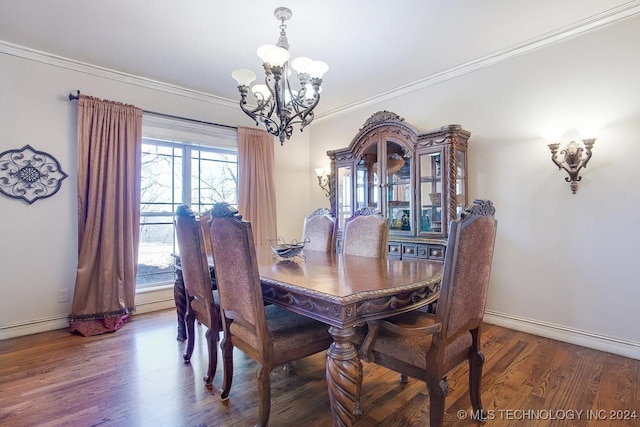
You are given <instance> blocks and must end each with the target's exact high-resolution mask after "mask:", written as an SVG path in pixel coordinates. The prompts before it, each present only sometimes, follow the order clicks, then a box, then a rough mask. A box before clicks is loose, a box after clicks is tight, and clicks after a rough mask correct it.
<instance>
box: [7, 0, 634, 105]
mask: <svg viewBox="0 0 640 427" xmlns="http://www.w3.org/2000/svg"><path fill="white" fill-rule="evenodd" d="M278 6H286V7H289V8H290V9H291V10H292V11H293V17H292V18H291V20H289V21H288V22H287V34H288V38H289V43H290V45H291V47H290V51H291V57H292V58H295V57H297V56H308V57H311V58H313V59H319V60H323V61H325V62H326V63H327V64H329V67H330V69H329V71H328V72H327V74H325V76H324V82H323V88H324V89H323V96H322V101H321V102H320V104H319V106H318V108H317V109H316V113H317V114H320V115H321V114H323V113H324V114H330V113H331V112H336V111H339V110H341V109H345V108H348V107H349V106H353V105H358V104H362V103H363V102H366V101H367V100H368V99H372V98H376V97H380V96H385V94H386V96H393V94H394V93H398V92H399V91H401V90H402V88H406V87H411V86H412V85H415V84H416V83H417V82H424V81H425V80H426V79H429V78H431V77H432V76H436V75H439V74H442V73H446V72H447V71H448V70H452V69H456V68H460V67H464V66H465V64H470V63H472V64H473V63H477V62H478V61H482V60H483V59H484V60H486V59H487V58H491V57H493V58H496V57H499V56H500V55H504V53H505V52H517V51H518V49H521V48H523V47H527V46H528V47H529V48H535V47H537V46H539V45H540V41H544V43H550V42H552V41H554V40H557V39H559V38H560V39H561V38H562V37H566V36H570V35H573V34H576V33H579V32H580V31H583V30H585V29H589V28H594V27H597V26H598V25H602V23H607V22H612V21H614V20H615V19H620V18H624V17H625V16H629V15H631V14H638V13H640V11H639V9H640V1H639V0H635V1H628V0H626V1H625V0H562V1H561V2H560V1H557V0H536V1H528V0H482V1H479V0H396V1H391V0H349V1H347V0H321V1H315V2H312V1H309V0H244V1H241V0H233V1H232V0H224V1H223V0H183V1H175V0H135V1H134V0H109V1H101V0H56V1H42V0H0V10H1V13H0V53H2V52H6V50H7V48H8V47H10V48H12V49H15V48H16V47H18V48H20V49H22V48H26V49H25V50H26V51H31V50H35V51H39V52H46V53H47V54H53V55H56V56H60V57H63V58H68V59H72V60H74V61H79V62H81V63H86V64H91V65H94V66H99V67H104V68H107V69H110V70H115V71H118V72H123V73H127V74H131V75H135V76H140V77H143V78H146V79H151V80H155V81H160V82H163V83H168V84H170V85H174V86H177V87H180V88H186V89H189V90H193V91H197V92H202V93H205V94H209V95H214V96H217V97H221V98H223V99H226V100H231V101H233V102H237V100H238V98H239V95H238V91H237V88H236V83H235V81H234V80H233V79H232V78H231V76H230V74H231V72H232V71H233V70H234V69H236V68H249V69H251V70H253V71H254V72H255V73H256V74H258V76H260V74H261V72H260V71H261V63H260V60H259V58H258V57H257V55H256V53H255V52H256V48H257V47H258V46H260V45H262V44H275V43H276V41H277V37H278V34H279V28H278V27H279V21H277V20H276V19H275V18H274V17H273V11H274V9H275V8H276V7H278ZM559 36H560V37H559ZM544 43H543V44H544ZM3 48H4V49H3ZM390 94H391V95H390Z"/></svg>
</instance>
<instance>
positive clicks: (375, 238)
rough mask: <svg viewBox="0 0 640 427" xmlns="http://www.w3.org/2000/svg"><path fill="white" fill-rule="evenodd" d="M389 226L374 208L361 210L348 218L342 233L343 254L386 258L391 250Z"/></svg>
mask: <svg viewBox="0 0 640 427" xmlns="http://www.w3.org/2000/svg"><path fill="white" fill-rule="evenodd" d="M388 240H389V224H388V223H387V220H386V218H385V217H383V216H382V215H381V214H380V212H378V211H377V210H375V209H372V208H363V209H359V210H357V211H356V212H354V214H353V215H352V216H351V217H350V218H347V220H346V221H345V224H344V230H343V232H342V253H343V254H345V255H359V256H366V257H372V258H386V256H387V252H388V250H389V248H388V247H387V243H388Z"/></svg>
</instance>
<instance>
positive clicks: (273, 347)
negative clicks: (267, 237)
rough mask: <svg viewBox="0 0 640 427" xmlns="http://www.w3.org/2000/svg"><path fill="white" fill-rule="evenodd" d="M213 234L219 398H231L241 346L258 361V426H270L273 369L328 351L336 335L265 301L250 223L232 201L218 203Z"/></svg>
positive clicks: (322, 325) (215, 209) (213, 223)
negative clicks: (221, 334) (220, 377)
mask: <svg viewBox="0 0 640 427" xmlns="http://www.w3.org/2000/svg"><path fill="white" fill-rule="evenodd" d="M210 238H211V249H212V253H213V262H214V264H215V269H216V281H217V285H218V292H219V293H220V307H221V314H222V316H221V318H222V323H223V329H224V338H223V340H222V344H221V348H222V358H223V366H224V371H223V372H224V378H223V388H222V391H221V393H220V398H221V399H222V400H226V399H228V398H229V393H230V390H231V384H232V380H233V349H234V348H238V349H240V350H241V351H242V352H244V353H245V354H246V355H247V356H249V357H251V358H252V359H254V360H255V361H256V362H257V363H258V365H259V369H258V372H257V381H258V399H259V403H258V420H259V423H258V424H259V425H260V426H266V425H267V423H268V421H269V414H270V411H271V379H270V374H271V372H272V370H273V368H274V367H275V366H277V365H281V364H286V363H287V362H290V361H293V360H296V359H301V358H303V357H306V356H310V355H312V354H314V353H318V352H320V351H323V350H326V349H328V348H329V345H330V344H331V343H332V342H333V339H332V337H331V335H330V334H329V332H328V331H329V326H328V325H326V324H324V323H321V322H318V321H316V320H312V319H310V318H307V317H304V316H302V315H299V314H296V313H293V312H290V311H288V310H285V309H283V308H281V307H278V306H276V305H273V304H272V305H267V306H265V305H264V300H263V297H262V288H261V285H260V275H259V272H258V264H257V263H256V251H255V247H254V241H253V234H252V231H251V223H249V222H247V221H242V218H241V217H240V216H239V215H238V212H237V211H236V210H235V209H233V208H232V207H230V206H229V205H227V204H215V205H214V206H213V209H212V210H211V223H210Z"/></svg>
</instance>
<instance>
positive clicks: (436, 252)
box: [427, 245, 444, 261]
mask: <svg viewBox="0 0 640 427" xmlns="http://www.w3.org/2000/svg"><path fill="white" fill-rule="evenodd" d="M427 251H428V258H429V259H434V260H435V259H437V260H441V261H442V260H444V247H443V246H434V245H429V246H427Z"/></svg>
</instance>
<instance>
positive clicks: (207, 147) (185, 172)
mask: <svg viewBox="0 0 640 427" xmlns="http://www.w3.org/2000/svg"><path fill="white" fill-rule="evenodd" d="M142 133H143V141H142V143H143V144H152V145H157V146H161V147H169V148H171V149H172V154H171V156H172V157H174V158H175V157H176V152H175V150H180V151H181V153H180V155H181V165H180V166H179V167H180V168H181V180H182V183H181V185H182V189H181V191H180V193H179V199H176V196H177V194H176V192H175V185H176V182H175V180H174V178H172V182H171V188H172V189H173V191H172V192H171V197H170V199H171V200H169V201H166V202H165V201H162V202H158V203H168V204H170V205H171V206H172V207H173V211H172V212H168V211H161V212H146V213H145V212H143V205H145V204H146V203H144V202H143V200H142V199H141V200H140V222H139V226H140V230H141V233H140V234H141V236H142V227H143V226H145V225H146V226H149V225H158V226H162V225H164V226H167V225H170V226H171V228H172V252H171V254H169V255H170V256H171V255H173V254H175V253H177V252H178V250H177V242H176V232H175V221H174V218H175V207H177V206H178V205H181V204H186V205H189V206H191V205H192V178H193V172H194V171H193V170H192V162H193V160H194V157H193V153H194V151H200V152H205V153H207V152H208V153H220V154H231V155H234V156H235V157H236V162H235V164H236V168H235V177H236V180H237V177H238V169H239V164H238V157H237V156H238V132H237V129H236V128H232V127H228V126H218V125H215V124H211V123H205V122H200V121H190V120H186V119H180V118H176V117H173V116H156V115H153V114H151V115H148V114H147V113H145V114H144V115H143V131H142ZM199 158H200V162H201V161H202V155H201V154H199ZM196 159H197V157H196ZM211 161H216V160H211ZM232 163H233V162H232ZM173 168H175V164H173V165H172V169H173ZM201 171H202V169H198V171H196V172H197V173H198V176H200V173H201ZM141 173H142V172H141ZM141 182H142V177H141ZM236 184H237V183H236ZM235 191H236V195H235V197H236V201H237V198H238V188H237V185H236V189H235ZM197 203H198V206H197V208H196V209H200V207H201V206H202V205H203V203H202V200H200V195H199V196H198V201H197ZM154 217H158V218H167V217H171V223H170V224H169V223H168V222H167V221H162V222H158V223H153V222H145V219H149V218H151V219H152V221H153V218H154ZM141 243H142V242H141ZM139 251H140V244H139V247H138V254H140V252H139ZM140 265H141V264H140V256H139V259H138V266H140ZM171 268H172V269H173V264H172V266H171ZM138 274H139V272H138ZM138 274H137V275H136V291H137V292H141V291H143V292H146V291H148V290H151V289H154V288H155V289H157V288H166V287H168V286H169V285H173V284H174V282H175V271H172V272H171V273H169V272H168V271H166V270H165V272H164V274H165V275H169V274H171V279H167V280H162V281H157V282H148V283H141V282H140V281H139V276H138ZM155 274H162V273H155Z"/></svg>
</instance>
